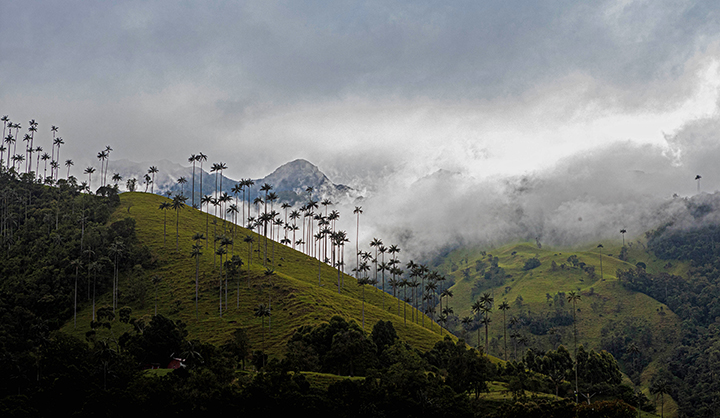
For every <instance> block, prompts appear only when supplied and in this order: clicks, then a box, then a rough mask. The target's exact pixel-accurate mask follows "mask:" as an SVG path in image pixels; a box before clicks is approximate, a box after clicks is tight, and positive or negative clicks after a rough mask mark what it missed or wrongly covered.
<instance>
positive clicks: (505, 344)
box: [498, 300, 510, 361]
mask: <svg viewBox="0 0 720 418" xmlns="http://www.w3.org/2000/svg"><path fill="white" fill-rule="evenodd" d="M498 309H500V310H501V311H503V344H504V346H505V361H507V327H506V326H505V313H506V312H507V310H508V309H510V305H509V304H508V303H507V300H503V302H502V303H501V304H500V306H498Z"/></svg>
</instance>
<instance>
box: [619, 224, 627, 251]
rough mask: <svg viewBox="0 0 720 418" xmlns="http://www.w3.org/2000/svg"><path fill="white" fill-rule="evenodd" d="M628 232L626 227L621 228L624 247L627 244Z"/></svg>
mask: <svg viewBox="0 0 720 418" xmlns="http://www.w3.org/2000/svg"><path fill="white" fill-rule="evenodd" d="M626 232H627V230H626V229H625V228H623V229H621V230H620V233H621V234H622V239H623V247H624V246H625V233H626Z"/></svg>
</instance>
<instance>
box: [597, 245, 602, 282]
mask: <svg viewBox="0 0 720 418" xmlns="http://www.w3.org/2000/svg"><path fill="white" fill-rule="evenodd" d="M597 248H598V252H599V253H600V280H603V266H602V249H603V245H602V244H598V246H597Z"/></svg>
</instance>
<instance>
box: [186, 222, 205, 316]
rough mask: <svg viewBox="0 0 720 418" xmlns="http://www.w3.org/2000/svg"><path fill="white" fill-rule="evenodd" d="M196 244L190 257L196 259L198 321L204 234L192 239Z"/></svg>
mask: <svg viewBox="0 0 720 418" xmlns="http://www.w3.org/2000/svg"><path fill="white" fill-rule="evenodd" d="M192 239H193V241H195V243H194V244H193V246H192V252H191V253H190V255H191V256H192V257H193V258H194V259H195V319H198V318H199V316H198V293H199V289H200V256H201V255H202V244H199V241H201V240H204V239H205V235H203V234H202V232H198V233H196V234H195V235H193V237H192Z"/></svg>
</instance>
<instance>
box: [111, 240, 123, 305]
mask: <svg viewBox="0 0 720 418" xmlns="http://www.w3.org/2000/svg"><path fill="white" fill-rule="evenodd" d="M108 252H109V253H110V255H112V257H113V313H115V309H116V308H117V304H118V298H119V295H118V293H119V292H118V289H119V288H120V271H119V269H118V265H119V263H120V256H122V254H123V253H124V252H125V246H124V245H123V242H122V240H120V239H119V238H116V239H115V242H113V243H112V244H110V246H109V247H108Z"/></svg>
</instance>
